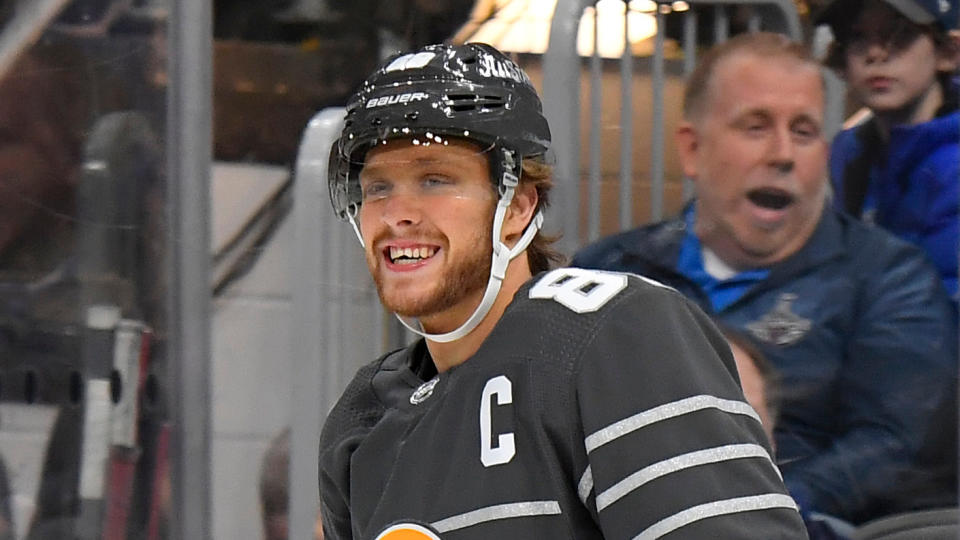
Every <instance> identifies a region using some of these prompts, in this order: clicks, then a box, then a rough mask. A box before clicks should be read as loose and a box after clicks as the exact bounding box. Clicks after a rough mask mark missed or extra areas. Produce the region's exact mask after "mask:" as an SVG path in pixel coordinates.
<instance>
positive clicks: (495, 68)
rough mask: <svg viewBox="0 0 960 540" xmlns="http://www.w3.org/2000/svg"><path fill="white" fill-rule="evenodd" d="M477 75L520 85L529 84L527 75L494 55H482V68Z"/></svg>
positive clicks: (478, 69) (480, 67) (479, 68)
mask: <svg viewBox="0 0 960 540" xmlns="http://www.w3.org/2000/svg"><path fill="white" fill-rule="evenodd" d="M477 73H479V74H480V75H483V76H484V77H498V78H501V79H510V80H512V81H516V82H518V83H529V82H530V79H529V78H528V77H527V74H526V73H524V72H523V71H522V70H521V69H520V68H518V67H517V66H516V65H514V64H513V63H511V62H504V61H502V60H497V59H496V58H494V56H493V55H490V54H484V53H480V66H479V67H478V68H477Z"/></svg>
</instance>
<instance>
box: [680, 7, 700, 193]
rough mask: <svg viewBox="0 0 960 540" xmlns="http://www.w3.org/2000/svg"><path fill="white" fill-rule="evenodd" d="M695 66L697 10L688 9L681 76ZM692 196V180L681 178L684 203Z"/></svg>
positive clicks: (684, 21) (688, 74) (687, 74)
mask: <svg viewBox="0 0 960 540" xmlns="http://www.w3.org/2000/svg"><path fill="white" fill-rule="evenodd" d="M695 67H697V12H696V11H695V10H693V9H690V10H689V11H687V12H686V13H685V14H684V15H683V76H684V77H689V76H690V74H691V73H693V70H694V68H695ZM692 198H693V181H691V180H690V179H689V178H687V177H684V178H683V202H684V204H685V203H686V202H687V201H689V200H690V199H692Z"/></svg>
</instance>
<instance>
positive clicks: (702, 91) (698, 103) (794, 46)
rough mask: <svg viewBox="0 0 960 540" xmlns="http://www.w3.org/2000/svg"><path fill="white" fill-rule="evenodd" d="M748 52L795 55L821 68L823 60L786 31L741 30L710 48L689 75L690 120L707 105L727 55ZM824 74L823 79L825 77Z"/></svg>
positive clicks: (686, 93)
mask: <svg viewBox="0 0 960 540" xmlns="http://www.w3.org/2000/svg"><path fill="white" fill-rule="evenodd" d="M741 53H746V54H751V55H755V56H759V57H761V58H785V59H793V60H795V61H797V62H800V63H803V64H809V65H810V66H812V67H814V68H817V69H818V70H819V68H820V64H819V63H818V62H817V60H816V59H814V57H813V55H812V54H811V53H810V49H809V48H807V47H806V46H805V45H803V44H802V43H797V42H795V41H793V40H791V39H790V38H789V37H787V36H785V35H783V34H776V33H773V32H753V33H747V34H739V35H737V36H735V37H733V38H731V39H729V40H727V41H724V42H723V43H720V44H719V45H716V46H714V47H713V48H712V49H710V50H709V51H707V53H706V54H705V55H704V56H703V58H702V59H701V60H700V62H699V63H698V64H697V67H696V69H694V70H693V73H691V74H690V77H689V78H688V79H687V85H686V87H685V88H684V91H683V117H684V119H686V120H694V119H697V118H700V117H701V116H702V115H703V113H704V112H706V111H705V107H706V106H707V100H708V98H709V95H710V91H711V88H710V85H711V82H712V80H713V76H714V72H715V71H716V69H717V65H718V64H719V63H721V61H723V60H724V59H726V58H729V57H731V56H734V55H737V54H741ZM822 78H823V77H822V75H821V79H822Z"/></svg>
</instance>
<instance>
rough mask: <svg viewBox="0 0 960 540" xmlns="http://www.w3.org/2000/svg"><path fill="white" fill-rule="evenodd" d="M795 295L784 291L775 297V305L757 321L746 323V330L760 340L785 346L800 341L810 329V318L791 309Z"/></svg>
mask: <svg viewBox="0 0 960 540" xmlns="http://www.w3.org/2000/svg"><path fill="white" fill-rule="evenodd" d="M796 299H797V295H795V294H793V293H784V294H781V295H780V297H779V298H777V303H776V305H774V306H773V309H771V310H770V312H769V313H767V314H766V315H764V316H763V317H761V318H760V320H758V321H754V322H752V323H750V324H748V325H747V330H749V331H750V333H751V334H753V336H754V337H755V338H757V339H759V340H760V341H763V342H765V343H770V344H773V345H779V346H787V345H793V344H794V343H796V342H798V341H800V339H801V338H803V336H805V335H807V332H809V331H810V327H811V325H812V323H811V322H810V319H804V318H803V317H801V316H799V315H797V314H796V313H794V312H793V311H792V309H791V306H792V304H793V302H794V301H795V300H796Z"/></svg>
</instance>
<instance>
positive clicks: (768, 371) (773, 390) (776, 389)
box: [716, 321, 780, 424]
mask: <svg viewBox="0 0 960 540" xmlns="http://www.w3.org/2000/svg"><path fill="white" fill-rule="evenodd" d="M716 322H717V326H718V327H719V328H720V333H722V334H723V337H725V338H727V341H728V342H729V343H731V344H732V345H735V346H737V347H738V348H739V349H740V350H741V351H743V352H744V354H746V355H747V358H749V359H750V361H751V362H752V363H753V367H755V368H756V369H757V373H758V374H760V378H761V379H762V382H763V394H764V398H766V403H764V405H766V407H767V412H769V413H770V419H771V421H772V422H773V423H774V424H776V422H777V416H778V415H779V413H780V374H779V372H778V371H777V369H776V368H775V367H773V364H772V363H770V360H768V359H767V357H766V355H764V354H763V352H762V351H761V350H760V349H759V347H757V345H756V344H755V343H754V342H753V340H751V339H750V338H749V337H747V335H746V334H744V333H743V332H741V331H740V330H737V329H735V328H733V327H731V326H729V325H726V324H723V323H721V322H719V321H716Z"/></svg>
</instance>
